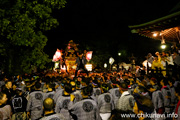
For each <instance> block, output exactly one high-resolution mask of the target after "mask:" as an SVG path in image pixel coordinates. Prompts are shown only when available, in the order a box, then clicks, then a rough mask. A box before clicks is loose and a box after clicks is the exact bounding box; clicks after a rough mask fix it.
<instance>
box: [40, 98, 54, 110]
mask: <svg viewBox="0 0 180 120" xmlns="http://www.w3.org/2000/svg"><path fill="white" fill-rule="evenodd" d="M43 108H44V111H53V110H54V100H53V99H52V98H46V99H45V100H44V101H43Z"/></svg>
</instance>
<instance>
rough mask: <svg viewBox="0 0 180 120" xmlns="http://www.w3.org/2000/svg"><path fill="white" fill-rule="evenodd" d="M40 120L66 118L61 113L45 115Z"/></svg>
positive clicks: (61, 119) (60, 119) (63, 119)
mask: <svg viewBox="0 0 180 120" xmlns="http://www.w3.org/2000/svg"><path fill="white" fill-rule="evenodd" d="M40 120H66V119H65V117H64V116H63V115H61V114H59V113H58V114H50V115H47V116H45V117H43V118H41V119H40Z"/></svg>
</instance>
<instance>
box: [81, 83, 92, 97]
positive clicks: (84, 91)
mask: <svg viewBox="0 0 180 120" xmlns="http://www.w3.org/2000/svg"><path fill="white" fill-rule="evenodd" d="M92 91H93V88H92V86H91V85H89V86H86V87H84V88H82V90H81V94H82V96H83V97H84V96H85V97H87V96H90V95H91V94H92Z"/></svg>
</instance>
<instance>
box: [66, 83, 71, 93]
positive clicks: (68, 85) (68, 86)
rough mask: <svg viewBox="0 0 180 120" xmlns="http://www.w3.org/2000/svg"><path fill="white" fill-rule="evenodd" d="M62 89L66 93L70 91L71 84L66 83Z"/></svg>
mask: <svg viewBox="0 0 180 120" xmlns="http://www.w3.org/2000/svg"><path fill="white" fill-rule="evenodd" d="M64 91H65V92H66V93H68V94H70V93H72V86H71V84H70V83H66V84H65V85H64Z"/></svg>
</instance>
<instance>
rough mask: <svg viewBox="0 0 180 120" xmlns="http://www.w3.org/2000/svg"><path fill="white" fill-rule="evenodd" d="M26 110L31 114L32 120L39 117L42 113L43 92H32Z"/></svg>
mask: <svg viewBox="0 0 180 120" xmlns="http://www.w3.org/2000/svg"><path fill="white" fill-rule="evenodd" d="M26 110H27V111H30V112H31V119H32V120H35V119H38V118H40V117H41V115H42V113H43V92H42V91H34V92H32V93H30V95H29V100H28V104H27V108H26Z"/></svg>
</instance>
